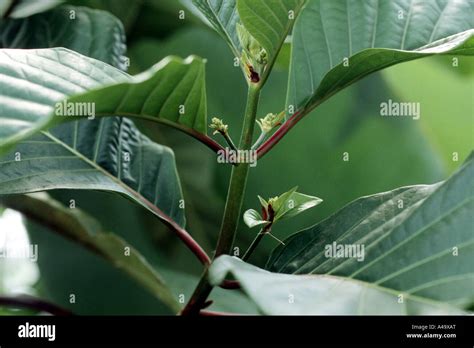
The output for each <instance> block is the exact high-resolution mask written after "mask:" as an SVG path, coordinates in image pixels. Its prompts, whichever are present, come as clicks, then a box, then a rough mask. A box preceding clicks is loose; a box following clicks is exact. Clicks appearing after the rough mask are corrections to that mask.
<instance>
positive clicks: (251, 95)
mask: <svg viewBox="0 0 474 348" xmlns="http://www.w3.org/2000/svg"><path fill="white" fill-rule="evenodd" d="M259 98H260V86H259V85H250V86H249V88H248V93H247V105H246V108H245V116H244V124H243V128H242V134H241V136H240V142H239V149H240V150H250V149H251V147H252V138H253V131H254V127H255V118H256V115H257V107H258V101H259ZM249 168H250V165H249V163H239V164H238V165H236V166H234V167H232V173H231V176H230V184H229V190H228V192H227V200H226V204H225V209H224V218H223V219H222V224H221V231H220V233H219V239H218V241H217V246H216V253H215V255H214V258H216V257H218V256H220V255H222V254H229V253H230V251H231V249H232V245H233V243H234V239H235V235H236V232H237V226H238V223H239V217H240V212H241V209H242V203H243V200H244V193H245V186H246V184H247V177H248V173H249ZM211 291H212V286H211V285H210V284H209V281H208V280H207V269H206V270H205V271H204V273H203V275H202V277H201V280H200V282H199V284H198V286H197V287H196V289H195V290H194V293H193V295H192V296H191V299H190V300H189V303H188V304H187V305H186V307H185V308H184V309H183V312H182V314H183V315H187V314H194V315H196V314H198V313H199V311H200V309H201V308H202V307H203V305H204V302H205V301H206V299H207V297H208V296H209V294H210V293H211Z"/></svg>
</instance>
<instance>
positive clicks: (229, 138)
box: [221, 133, 237, 151]
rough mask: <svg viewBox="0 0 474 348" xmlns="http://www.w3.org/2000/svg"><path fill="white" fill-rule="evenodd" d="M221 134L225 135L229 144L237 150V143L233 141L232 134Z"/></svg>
mask: <svg viewBox="0 0 474 348" xmlns="http://www.w3.org/2000/svg"><path fill="white" fill-rule="evenodd" d="M221 134H222V136H223V137H224V139H225V141H226V142H227V144H228V145H229V146H230V148H231V149H232V150H234V151H237V146H235V144H234V142H233V141H232V138H231V137H230V135H229V134H228V133H221Z"/></svg>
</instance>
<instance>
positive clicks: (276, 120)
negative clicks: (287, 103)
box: [256, 111, 285, 133]
mask: <svg viewBox="0 0 474 348" xmlns="http://www.w3.org/2000/svg"><path fill="white" fill-rule="evenodd" d="M284 117H285V112H284V111H282V112H280V113H279V114H272V113H268V114H267V115H266V116H265V117H264V118H261V119H260V120H257V121H256V122H257V124H258V125H259V126H260V129H261V130H262V132H263V133H268V132H270V131H271V130H272V129H273V128H275V127H277V126H279V125H281V122H282V121H283V119H284Z"/></svg>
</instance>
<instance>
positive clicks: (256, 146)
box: [252, 131, 267, 150]
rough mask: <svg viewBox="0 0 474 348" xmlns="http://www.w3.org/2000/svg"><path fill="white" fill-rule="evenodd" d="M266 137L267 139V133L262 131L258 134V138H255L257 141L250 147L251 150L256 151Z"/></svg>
mask: <svg viewBox="0 0 474 348" xmlns="http://www.w3.org/2000/svg"><path fill="white" fill-rule="evenodd" d="M266 137H267V133H265V132H263V131H262V133H260V136H259V137H258V138H257V141H256V142H255V144H253V145H252V150H256V149H258V147H259V146H260V145H262V143H263V141H264V140H265V138H266Z"/></svg>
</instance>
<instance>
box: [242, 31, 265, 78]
mask: <svg viewBox="0 0 474 348" xmlns="http://www.w3.org/2000/svg"><path fill="white" fill-rule="evenodd" d="M237 36H238V38H239V41H240V45H241V46H242V56H241V60H242V62H243V64H244V66H245V68H246V70H247V75H248V78H249V79H250V80H251V81H252V82H258V81H260V75H261V74H262V72H263V70H264V69H265V67H266V65H267V64H268V55H267V51H266V50H265V49H264V48H263V47H262V45H260V43H259V42H258V41H257V40H256V39H255V38H254V37H253V36H252V35H251V34H250V33H249V32H248V31H247V29H245V27H244V26H243V25H242V24H240V23H237Z"/></svg>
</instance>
